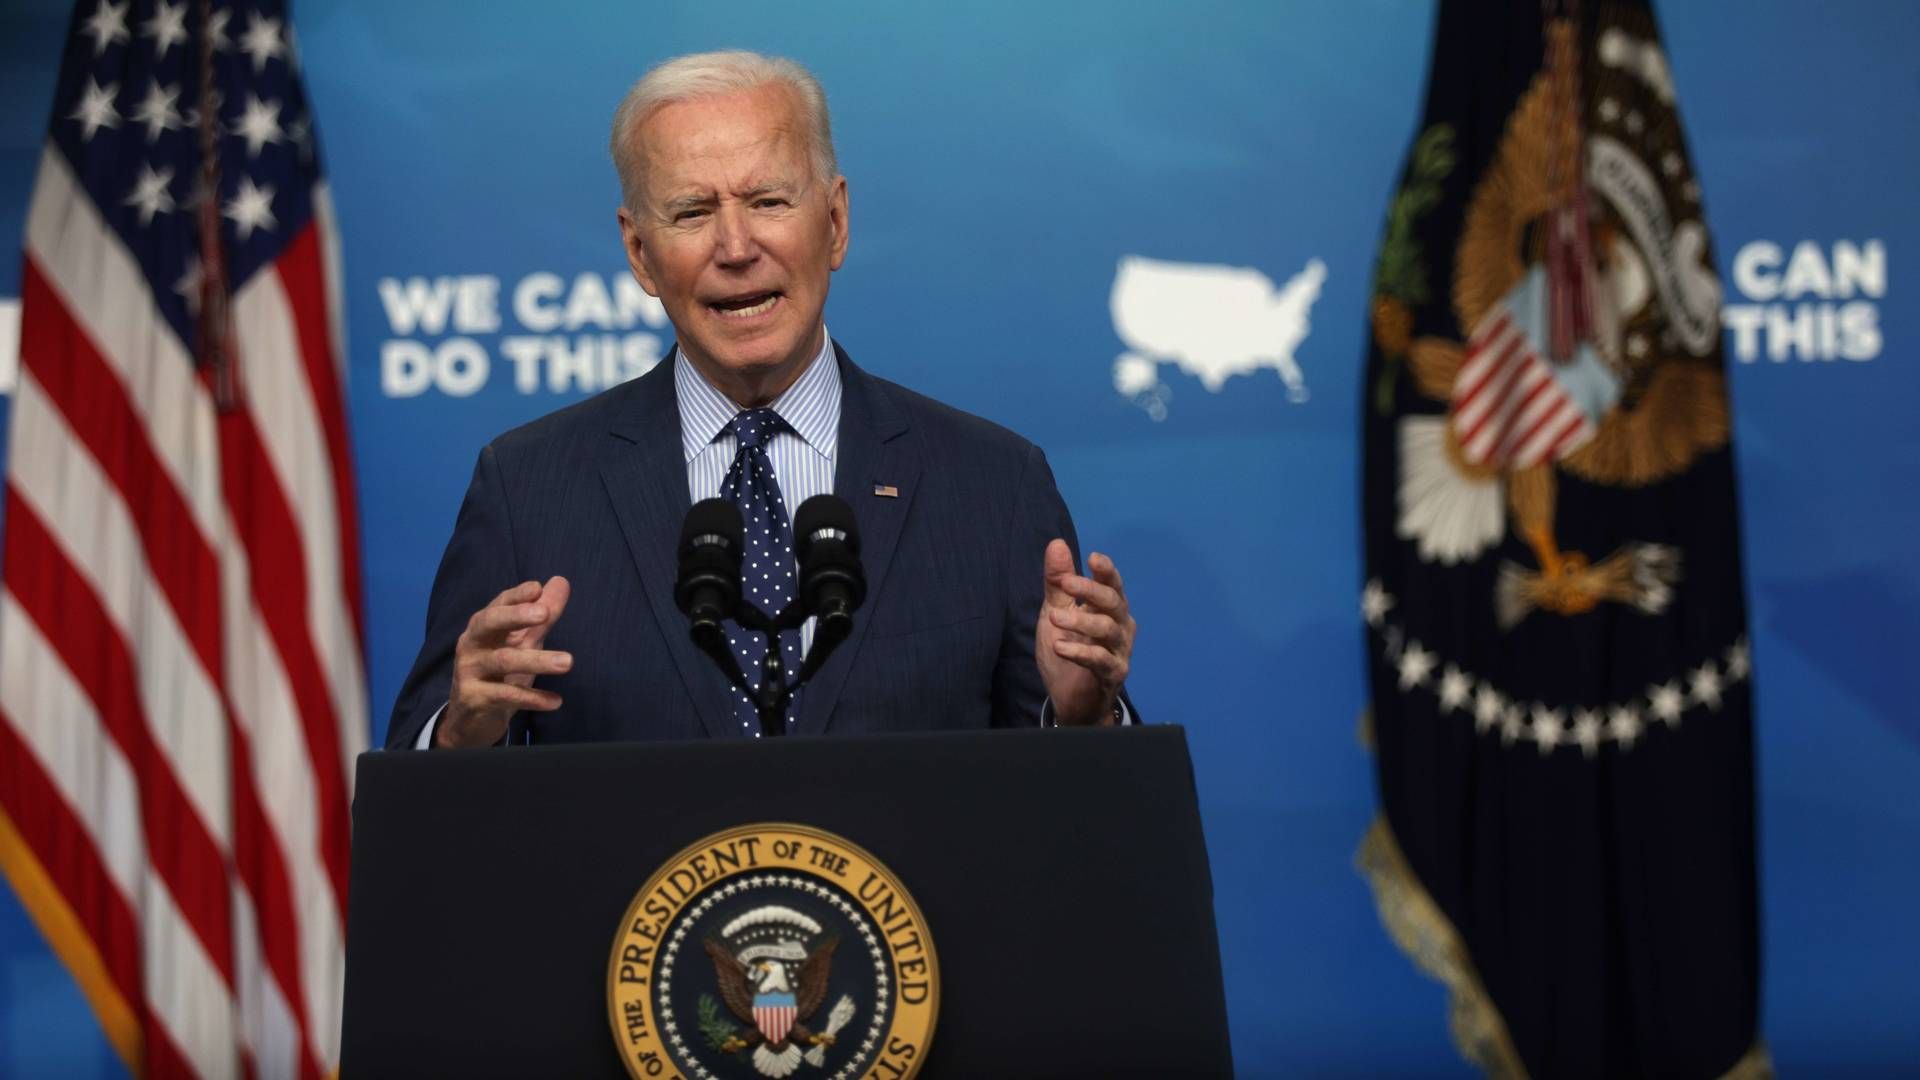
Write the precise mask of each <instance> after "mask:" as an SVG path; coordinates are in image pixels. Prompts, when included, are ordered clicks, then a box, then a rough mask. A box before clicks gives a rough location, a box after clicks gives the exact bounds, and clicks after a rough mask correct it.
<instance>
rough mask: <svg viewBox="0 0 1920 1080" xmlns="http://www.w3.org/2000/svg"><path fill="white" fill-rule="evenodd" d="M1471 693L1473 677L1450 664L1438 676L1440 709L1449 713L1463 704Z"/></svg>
mask: <svg viewBox="0 0 1920 1080" xmlns="http://www.w3.org/2000/svg"><path fill="white" fill-rule="evenodd" d="M1472 694H1473V678H1472V677H1471V676H1469V675H1468V674H1467V673H1466V672H1464V671H1461V670H1460V669H1459V668H1457V667H1455V666H1453V665H1452V664H1448V665H1447V670H1446V672H1445V674H1443V675H1441V676H1440V711H1441V712H1442V713H1450V712H1452V711H1453V710H1455V709H1458V708H1460V707H1462V706H1464V705H1465V704H1466V703H1467V698H1468V697H1470V696H1472Z"/></svg>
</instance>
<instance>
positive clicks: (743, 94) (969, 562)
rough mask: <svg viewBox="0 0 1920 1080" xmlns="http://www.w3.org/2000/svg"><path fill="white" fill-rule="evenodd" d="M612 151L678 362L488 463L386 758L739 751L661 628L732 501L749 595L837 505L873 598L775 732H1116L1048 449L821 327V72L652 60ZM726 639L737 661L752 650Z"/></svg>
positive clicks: (668, 626)
mask: <svg viewBox="0 0 1920 1080" xmlns="http://www.w3.org/2000/svg"><path fill="white" fill-rule="evenodd" d="M612 153H613V161H614V165H615V167H616V168H617V169H618V171H619V174H620V188H621V193H622V199H623V205H622V206H621V208H620V211H619V221H620V235H621V239H622V241H623V243H624V245H625V247H626V252H627V262H628V264H629V265H630V266H631V267H632V269H633V276H634V277H635V278H636V279H638V281H639V282H640V285H641V286H642V287H643V288H645V289H646V290H647V292H648V293H650V294H652V295H654V296H656V297H658V298H659V299H660V302H661V304H662V305H663V306H664V307H665V308H666V311H667V316H668V318H669V319H671V320H672V321H673V326H674V330H675V331H676V334H677V337H678V341H677V343H676V345H675V347H674V349H673V352H672V354H671V356H670V357H669V359H668V360H667V361H666V362H663V363H661V364H660V365H659V366H657V367H656V368H654V369H653V371H651V372H649V373H648V374H646V375H644V376H642V377H641V378H639V379H636V380H634V381H633V382H630V383H627V384H625V385H623V386H620V387H617V388H615V389H612V390H608V391H606V392H605V393H602V394H600V395H598V396H597V397H594V398H590V399H588V400H587V401H583V402H581V403H579V404H577V405H574V406H572V407H570V408H566V409H562V410H560V411H559V412H556V413H553V414H551V415H549V416H546V417H543V418H542V419H540V420H537V421H534V422H533V423H531V424H528V425H526V426H525V427H521V428H518V429H516V430H514V431H510V432H508V433H507V434H505V435H502V436H500V437H499V438H498V439H495V440H494V441H493V442H492V443H490V444H488V445H487V446H486V447H485V448H484V449H483V450H481V452H480V460H479V463H478V464H477V465H476V467H475V468H474V474H473V481H472V484H471V486H470V487H469V488H468V489H467V494H466V499H465V501H464V503H462V505H461V507H460V516H459V519H458V520H457V522H456V523H455V525H454V531H453V537H452V539H451V540H450V541H448V543H447V550H446V554H445V555H444V556H443V557H442V559H441V562H440V570H439V573H438V575H437V576H436V577H435V579H434V585H433V595H432V598H431V600H430V601H429V603H428V611H427V632H426V641H425V644H424V645H423V646H422V648H421V650H420V654H419V657H418V658H417V659H416V660H415V661H414V665H413V670H412V672H411V673H410V674H409V675H408V677H407V681H406V685H405V686H404V687H403V688H402V690H401V693H400V697H399V700H398V701H397V702H396V703H395V705H394V711H393V720H392V724H391V726H390V727H389V729H388V735H387V743H388V745H389V746H392V747H406V746H416V747H428V746H433V747H453V746H485V745H489V744H494V743H498V742H500V741H502V740H503V739H504V738H505V737H506V734H507V731H508V728H509V723H510V722H511V721H512V720H513V719H514V717H515V716H516V715H517V714H519V715H523V716H524V721H523V723H522V724H521V725H520V726H519V727H518V728H516V732H518V731H521V730H524V732H525V737H526V738H527V739H528V740H529V741H532V742H577V741H585V740H608V739H670V738H698V737H723V738H724V737H746V736H749V735H758V734H760V725H759V723H758V721H757V719H756V716H755V713H754V709H753V706H752V704H751V703H750V702H749V701H748V699H747V698H746V697H745V696H743V695H742V694H740V693H738V692H737V691H736V690H734V689H733V688H732V687H731V686H729V685H728V683H727V682H726V680H725V678H724V677H723V676H722V675H721V673H720V671H719V670H718V669H717V668H716V667H715V666H714V665H713V664H712V663H711V662H710V661H709V659H708V658H707V657H706V656H704V655H702V654H701V653H699V652H698V651H697V650H696V649H695V647H694V646H693V644H692V643H691V642H690V641H689V640H688V631H687V621H686V618H685V617H684V616H683V615H682V614H681V613H680V612H679V610H678V609H677V608H676V606H675V603H674V598H673V587H674V567H675V549H676V544H677V540H678V537H679V531H680V525H681V521H682V519H683V518H684V517H685V516H686V514H687V511H688V508H689V507H690V506H691V505H692V503H694V502H696V501H698V500H701V499H706V498H711V497H715V496H718V497H721V498H726V499H729V500H731V501H732V502H734V503H735V504H736V505H738V506H739V507H740V509H741V513H742V516H743V519H744V520H745V521H746V522H747V540H748V555H747V563H748V564H749V565H747V566H746V567H744V568H743V569H744V577H745V585H746V586H747V589H746V592H747V598H748V600H750V601H752V602H755V603H757V604H758V605H759V606H760V607H762V608H763V609H765V610H768V611H769V612H772V611H777V610H778V609H779V608H780V607H782V606H783V605H784V604H785V602H786V601H787V599H789V598H791V595H792V589H793V581H794V577H793V569H794V568H793V555H792V530H791V521H792V515H793V512H794V510H795V508H796V507H798V506H799V505H800V504H801V503H802V502H804V501H805V500H806V499H807V498H808V497H809V496H812V495H816V494H821V493H823V492H828V491H831V492H833V493H834V494H836V495H838V496H840V497H841V498H842V499H845V500H846V501H847V502H848V503H849V504H851V506H852V508H853V510H854V516H855V519H856V521H857V522H858V524H859V528H860V534H861V538H862V550H861V556H860V557H861V562H862V563H863V565H864V569H865V573H866V577H867V582H868V588H869V595H868V599H867V601H866V606H865V608H864V609H863V610H862V612H861V614H860V616H859V619H858V621H857V623H856V626H855V629H854V632H853V634H852V636H851V637H849V638H848V639H847V640H846V641H845V642H844V643H843V644H841V645H840V646H839V648H838V650H837V651H835V652H834V653H833V654H832V656H831V658H830V659H829V660H828V661H827V662H826V663H825V664H824V665H823V666H822V667H821V668H820V670H819V671H818V673H817V674H816V675H815V677H814V678H813V680H812V681H811V682H810V683H809V684H808V685H806V686H805V687H804V688H802V689H801V691H800V692H799V693H798V694H797V695H796V696H795V698H794V700H793V703H792V707H791V709H790V712H789V715H788V717H787V725H788V731H790V732H793V733H796V734H802V733H806V734H811V733H840V734H844V733H850V732H876V731H916V730H932V729H949V728H982V727H989V726H995V727H1017V726H1033V725H1037V724H1042V723H1058V724H1063V725H1065V724H1076V725H1077V724H1101V723H1114V722H1125V721H1126V720H1127V719H1128V715H1127V708H1126V705H1125V703H1124V702H1123V701H1122V689H1121V684H1122V682H1123V680H1124V679H1125V678H1126V675H1127V669H1128V663H1129V660H1130V657H1131V654H1132V651H1133V641H1134V632H1135V624H1134V620H1133V618H1132V616H1131V615H1129V614H1128V611H1127V599H1126V594H1125V592H1124V591H1123V589H1122V586H1121V581H1120V573H1119V571H1118V570H1117V569H1116V568H1115V567H1114V565H1113V563H1112V561H1111V560H1109V559H1107V558H1105V557H1104V556H1101V555H1098V554H1095V555H1093V556H1091V557H1090V558H1089V559H1088V560H1087V569H1088V576H1082V575H1080V574H1079V573H1077V572H1076V554H1075V540H1074V533H1073V523H1072V521H1071V519H1070V518H1069V517H1068V514H1067V509H1066V506H1065V504H1064V503H1063V502H1062V501H1061V499H1060V494H1059V492H1058V490H1056V488H1055V486H1054V482H1053V475H1052V473H1051V471H1049V469H1048V468H1047V463H1046V459H1045V457H1044V456H1043V455H1042V454H1041V453H1040V451H1039V449H1038V448H1036V447H1034V446H1033V445H1032V444H1031V443H1028V442H1027V441H1026V440H1024V439H1021V438H1020V437H1018V436H1016V435H1014V434H1013V433H1011V432H1009V431H1006V430H1004V429H1002V428H999V427H996V426H994V425H993V424H990V423H987V422H986V421H984V420H981V419H979V418H978V417H974V416H970V415H968V414H966V413H963V412H959V411H958V410H955V409H952V408H949V407H948V406H945V405H942V404H940V403H938V402H936V401H933V400H930V399H928V398H925V397H922V396H921V395H919V394H916V393H913V392H912V391H910V390H907V389H905V388H903V387H900V386H897V385H895V384H893V383H890V382H887V381H886V380H884V379H879V378H876V377H874V376H872V375H869V374H867V373H866V372H865V371H863V370H861V369H860V368H859V367H856V366H855V365H854V363H853V361H852V360H851V359H850V358H849V356H848V354H847V352H846V351H845V350H844V349H842V348H841V347H840V346H839V344H838V343H836V342H835V341H834V340H833V339H832V338H831V337H829V336H828V334H827V329H826V324H825V321H824V312H825V308H826V303H827V288H828V284H829V282H830V280H831V278H832V274H833V272H834V271H836V270H838V269H839V268H840V265H841V263H842V262H843V261H844V260H845V258H846V254H847V239H848V212H847V207H848V203H847V180H846V178H845V177H844V176H841V175H840V174H839V171H838V169H837V167H836V165H835V157H834V150H833V137H832V130H831V123H830V121H829V119H828V115H827V106H826V98H825V95H824V94H823V93H822V92H821V89H820V85H819V83H818V82H817V81H815V79H814V78H813V76H812V75H810V74H808V73H807V71H806V70H805V69H803V68H801V67H800V66H799V65H798V64H795V63H793V62H792V61H789V60H783V59H775V58H770V57H764V56H760V55H757V54H755V53H749V52H715V53H703V54H699V55H694V56H683V57H680V58H678V59H675V60H670V61H668V62H667V63H664V64H662V65H660V66H659V67H657V68H654V69H653V70H652V71H650V72H648V73H647V75H646V76H645V77H644V78H642V79H641V80H640V81H639V82H638V83H637V84H635V86H634V87H633V89H632V91H631V92H629V93H628V95H627V97H626V100H625V101H623V102H622V103H621V105H620V108H619V110H618V111H617V112H616V113H615V114H614V120H613V137H612ZM729 629H730V630H733V627H732V624H729ZM787 636H788V637H790V638H792V640H790V641H787V642H784V643H783V648H784V649H787V650H792V651H793V652H794V653H795V654H796V655H797V653H798V651H799V649H800V648H801V647H802V645H803V643H802V642H800V641H799V640H798V639H799V638H800V636H801V635H799V634H790V635H787ZM731 637H732V640H733V642H734V645H735V648H736V651H737V652H738V653H739V655H740V658H741V659H742V660H749V661H750V660H751V659H752V656H751V655H750V652H749V650H748V643H749V642H750V641H752V640H753V639H754V638H756V637H757V635H753V634H748V633H740V632H737V631H735V632H733V633H732V634H731ZM742 666H743V668H745V669H746V670H748V671H754V670H755V668H754V667H752V666H750V665H749V664H743V665H742ZM794 666H797V665H794ZM789 670H792V667H791V666H790V667H789ZM753 677H754V676H752V675H749V678H750V679H752V678H753Z"/></svg>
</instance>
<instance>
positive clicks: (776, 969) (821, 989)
mask: <svg viewBox="0 0 1920 1080" xmlns="http://www.w3.org/2000/svg"><path fill="white" fill-rule="evenodd" d="M820 930H821V927H820V924H819V923H817V922H815V921H814V920H813V919H810V918H808V917H807V916H805V915H803V914H801V913H800V912H798V911H795V910H793V909H792V908H789V907H785V906H782V905H777V904H773V905H767V906H764V907H758V908H755V909H753V910H752V911H749V912H747V913H746V914H744V915H741V916H740V917H739V918H737V919H734V920H733V921H732V922H730V923H728V924H727V925H726V926H725V927H723V928H722V930H721V932H720V933H719V934H718V935H715V936H710V937H708V938H706V939H705V942H704V944H705V945H706V950H707V955H708V956H709V957H711V958H712V959H713V969H714V974H715V976H716V977H717V979H718V983H719V989H720V999H721V1000H722V1001H723V1002H725V1003H726V1006H727V1009H728V1011H730V1012H732V1013H733V1015H734V1016H735V1017H737V1018H738V1019H740V1020H741V1021H742V1022H743V1023H745V1024H747V1025H748V1026H747V1027H745V1028H743V1029H737V1030H734V1031H732V1032H731V1033H729V1034H727V1035H725V1036H724V1037H723V1038H721V1039H719V1040H718V1044H717V1045H716V1046H715V1049H717V1050H719V1051H720V1052H721V1053H724V1054H737V1053H740V1052H742V1051H746V1050H752V1051H753V1055H752V1061H753V1066H754V1068H755V1069H756V1070H757V1071H759V1072H760V1073H761V1074H762V1075H764V1076H772V1077H784V1076H789V1075H791V1074H793V1073H794V1072H795V1071H797V1070H798V1069H799V1068H800V1064H801V1062H802V1061H806V1062H808V1063H810V1064H813V1065H816V1066H818V1065H822V1064H824V1062H825V1055H824V1053H823V1051H824V1049H825V1048H826V1047H828V1046H832V1045H833V1042H834V1035H833V1032H835V1031H837V1030H838V1029H839V1028H841V1027H842V1026H844V1025H845V1024H846V1022H847V1021H848V1020H849V1019H851V1013H852V1011H853V1001H852V999H851V998H849V997H842V999H841V1001H840V1002H839V1003H838V1004H836V1005H835V1006H834V1009H833V1014H834V1015H833V1016H831V1017H830V1018H829V1021H828V1025H827V1030H825V1031H818V1032H816V1031H813V1030H811V1029H810V1028H809V1027H808V1026H807V1025H808V1022H809V1021H811V1020H812V1019H813V1017H814V1014H815V1013H817V1012H819V1010H820V1006H821V1005H822V1004H824V1003H825V1001H826V998H827V980H828V978H829V976H830V975H831V974H832V970H833V952H834V949H835V947H836V946H838V945H839V943H840V939H839V938H837V937H832V936H827V937H822V938H820V939H819V940H818V941H816V942H815V943H814V944H813V945H812V946H811V947H809V946H808V945H807V944H805V942H804V940H803V939H804V938H805V937H806V936H809V935H818V934H819V933H820ZM842 1014H845V1015H842ZM802 1046H808V1047H812V1048H813V1050H812V1051H811V1052H804V1053H803V1051H802V1050H801V1047H802Z"/></svg>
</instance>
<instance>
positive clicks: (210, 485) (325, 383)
mask: <svg viewBox="0 0 1920 1080" xmlns="http://www.w3.org/2000/svg"><path fill="white" fill-rule="evenodd" d="M339 268H340V263H339V259H338V257H337V254H336V245H335V243H334V230H333V222H332V211H331V208H330V204H329V201H328V196H327V188H326V184H325V182H324V180H323V179H322V176H321V171H320V163H319V157H318V153H317V149H316V145H315V142H314V134H313V127H312V113H311V111H310V109H309V107H308V101H307V96H306V93H305V91H304V90H303V89H302V86H301V82H300V69H299V60H298V57H297V54H296V51H295V43H294V40H293V33H292V27H291V25H290V24H289V22H288V18H287V11H286V7H285V4H284V3H275V2H271V0H268V2H261V3H253V2H245V0H218V2H209V0H117V2H115V0H80V3H79V4H78V6H77V8H76V10H75V12H74V16H73V21H72V24H71V28H70V32H69V34H68V36H67V40H66V53H65V57H64V60H63V62H62V64H61V69H60V78H59V83H58V86H57V88H56V91H55V98H54V103H53V116H52V121H51V126H50V129H49V131H48V134H47V141H46V146H45V149H44V152H43V155H42V157H41V160H40V168H39V174H38V177H37V179H36V181H35V186H34V194H33V202H32V205H31V207H30V209H29V211H28V218H27V236H26V242H25V266H24V269H23V272H22V279H21V313H20V323H21V324H20V373H19V382H18V386H17V388H16V391H15V398H14V405H13V415H12V422H11V430H10V432H9V435H10V446H9V452H8V454H7V473H6V493H5V498H6V503H5V510H4V516H3V517H0V520H4V522H5V554H4V569H3V571H0V580H3V583H4V589H3V590H0V869H4V871H5V873H6V876H7V878H8V880H9V882H10V883H11V884H12V886H13V888H14V890H15V891H16V892H17V893H18V894H19V896H20V898H21V900H22V902H23V903H24V905H25V906H26V908H27V909H28V911H29V912H30V913H31V914H32V916H33V917H34V919H35V921H36V922H37V923H38V924H39V926H40V928H41V930H42V931H43V932H44V933H45V935H46V937H47V939H48V941H49V942H50V943H51V945H52V947H53V949H54V950H55V952H56V953H57V954H58V955H59V956H60V957H61V958H62V959H63V960H64V961H65V963H66V964H67V966H68V967H69V968H70V969H71V970H72V972H73V975H74V978H75V981H76V982H77V984H78V985H79V987H80V989H81V991H82V992H83V993H84V994H85V996H86V997H87V999H88V1001H89V1003H90V1004H91V1005H92V1007H93V1009H94V1011H95V1012H96V1013H97V1014H98V1016H99V1019H100V1022H101V1025H102V1028H103V1029H104V1031H105V1032H106V1035H107V1038H108V1040H109V1041H110V1042H111V1044H112V1045H113V1046H114V1048H115V1049H116V1050H117V1051H118V1053H119V1054H120V1055H121V1057H122V1058H123V1059H124V1060H125V1061H126V1063H127V1065H128V1067H129V1069H130V1071H132V1072H133V1073H134V1074H135V1075H146V1076H156V1077H159V1076H175V1075H181V1076H186V1075H198V1076H205V1077H222V1076H236V1075H241V1076H244V1075H255V1076H267V1077H279V1076H300V1077H318V1076H323V1075H326V1074H328V1073H330V1072H331V1071H333V1070H334V1069H335V1067H336V1065H337V1061H338V1044H339V1026H340V988H341V980H342V974H343V970H344V965H345V952H344V945H343V930H344V926H345V900H346V888H347V856H348V835H347V833H348V815H347V808H348V801H349V798H350V792H349V787H348V784H349V775H350V774H349V771H348V766H349V765H350V763H351V761H352V759H353V757H354V755H355V754H356V753H358V752H359V751H360V750H362V749H363V748H364V747H365V744H366V738H367V701H366V696H367V694H366V684H365V674H364V670H363V666H362V641H363V639H364V634H363V625H362V624H363V616H362V610H361V599H360V569H359V554H358V544H359V541H358V535H357V526H356V522H355V513H354V497H353V474H352V469H351V467H350V462H349V459H348V443H347V431H346V412H345V401H344V392H343V390H344V371H343V366H342V365H343V352H342V346H343V340H342V335H341V329H340V325H339V323H338V321H337V315H338V312H339V310H340V300H339V293H338V286H337V281H338V273H339Z"/></svg>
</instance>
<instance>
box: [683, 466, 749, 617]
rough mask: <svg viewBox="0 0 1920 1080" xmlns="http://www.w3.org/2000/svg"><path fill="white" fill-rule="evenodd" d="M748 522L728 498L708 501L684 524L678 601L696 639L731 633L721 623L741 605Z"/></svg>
mask: <svg viewBox="0 0 1920 1080" xmlns="http://www.w3.org/2000/svg"><path fill="white" fill-rule="evenodd" d="M745 533H746V526H745V525H744V524H742V522H741V520H740V511H739V509H738V508H736V507H735V506H734V505H733V504H732V503H730V502H728V501H727V500H725V499H702V500H700V501H699V502H697V503H695V504H693V509H692V510H689V511H687V520H686V523H685V524H683V525H682V526H680V577H679V580H678V581H677V582H675V584H674V586H673V602H674V603H675V604H678V605H679V606H680V610H681V611H682V612H683V613H685V615H686V616H687V618H688V619H690V620H691V621H692V623H693V637H694V640H695V641H701V640H702V639H703V638H706V637H709V636H711V637H712V638H716V639H717V638H718V637H723V636H724V635H725V633H726V630H725V628H724V627H722V626H721V625H720V624H721V623H722V622H723V621H725V620H727V619H730V618H732V617H733V613H734V611H735V609H737V608H738V607H739V606H740V549H741V547H742V546H743V543H744V540H743V537H744V534H745Z"/></svg>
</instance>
